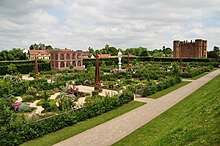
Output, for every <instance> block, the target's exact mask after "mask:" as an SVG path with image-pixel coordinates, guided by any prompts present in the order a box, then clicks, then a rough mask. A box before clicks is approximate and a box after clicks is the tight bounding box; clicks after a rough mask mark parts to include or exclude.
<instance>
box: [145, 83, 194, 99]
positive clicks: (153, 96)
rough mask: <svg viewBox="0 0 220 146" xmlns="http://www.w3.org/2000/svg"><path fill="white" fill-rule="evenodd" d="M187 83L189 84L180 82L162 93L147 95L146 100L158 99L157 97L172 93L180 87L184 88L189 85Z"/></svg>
mask: <svg viewBox="0 0 220 146" xmlns="http://www.w3.org/2000/svg"><path fill="white" fill-rule="evenodd" d="M189 83H190V82H189V81H182V82H181V83H178V84H176V85H174V86H171V87H169V88H167V89H164V90H162V91H159V92H156V93H155V94H152V95H149V96H148V98H159V97H161V96H163V95H165V94H168V93H170V92H172V91H174V90H176V89H178V88H180V87H182V86H185V85H186V84H189Z"/></svg>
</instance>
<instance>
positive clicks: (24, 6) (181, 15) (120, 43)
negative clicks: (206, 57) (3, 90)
mask: <svg viewBox="0 0 220 146" xmlns="http://www.w3.org/2000/svg"><path fill="white" fill-rule="evenodd" d="M219 5H220V1H219V0H212V1H209V0H193V1H190V0H179V1H176V0H166V1H163V0H158V1H154V0H135V1H134V0H117V1H116V0H115V1H112V0H92V1H91V0H74V1H72V0H50V1H43V0H42V1H41V0H32V1H27V0H19V1H16V0H10V1H8V0H1V1H0V21H1V23H0V48H1V49H11V48H13V47H21V48H24V47H25V48H28V47H29V46H30V45H31V44H32V43H39V42H41V43H45V44H51V45H52V46H54V47H60V48H66V47H67V48H71V49H83V50H87V48H88V47H89V46H91V47H93V48H95V49H99V48H102V47H104V45H105V44H110V45H113V46H116V47H118V48H123V49H126V48H128V47H138V46H144V47H147V48H149V49H155V48H161V47H162V46H163V45H166V46H169V47H172V41H173V40H174V39H180V40H183V39H184V40H190V39H193V40H194V39H196V38H203V39H207V40H208V44H209V50H211V49H212V47H213V46H214V45H218V46H219V45H220V42H219V39H218V38H219V34H220V33H219V31H220V29H219V28H220V27H219V24H220V23H219V21H215V18H216V19H219V18H220V15H219V14H220V9H219V8H218V6H219ZM210 18H212V19H210ZM208 19H210V21H209V22H208V21H207V20H208Z"/></svg>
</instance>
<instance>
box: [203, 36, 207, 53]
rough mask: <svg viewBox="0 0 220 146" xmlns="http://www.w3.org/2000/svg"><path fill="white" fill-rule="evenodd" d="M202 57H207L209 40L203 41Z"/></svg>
mask: <svg viewBox="0 0 220 146" xmlns="http://www.w3.org/2000/svg"><path fill="white" fill-rule="evenodd" d="M202 57H207V40H203V46H202Z"/></svg>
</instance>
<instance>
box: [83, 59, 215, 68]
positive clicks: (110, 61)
mask: <svg viewBox="0 0 220 146" xmlns="http://www.w3.org/2000/svg"><path fill="white" fill-rule="evenodd" d="M134 60H135V61H156V62H179V61H180V59H179V58H154V57H152V56H147V57H141V56H140V57H139V56H137V57H130V61H134ZM182 61H183V62H215V60H214V59H212V58H182ZM95 62H96V59H95V58H93V59H92V58H84V59H83V64H84V65H85V66H86V67H87V66H95ZM99 62H100V64H103V63H105V64H106V65H107V66H109V65H117V64H118V58H117V57H115V58H101V59H99ZM127 62H128V59H127V57H122V64H124V63H125V64H127Z"/></svg>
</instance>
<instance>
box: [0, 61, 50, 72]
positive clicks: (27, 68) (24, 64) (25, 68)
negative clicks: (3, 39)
mask: <svg viewBox="0 0 220 146" xmlns="http://www.w3.org/2000/svg"><path fill="white" fill-rule="evenodd" d="M10 64H15V66H16V68H17V72H19V73H21V74H28V73H30V72H34V61H20V62H19V61H16V62H15V61H12V62H10V61H4V62H2V61H1V62H0V75H5V74H9V72H8V71H7V69H8V65H10ZM38 69H39V71H49V70H50V63H49V62H46V61H38Z"/></svg>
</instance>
